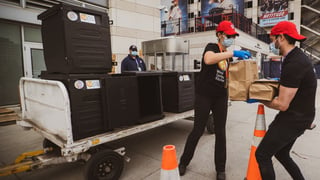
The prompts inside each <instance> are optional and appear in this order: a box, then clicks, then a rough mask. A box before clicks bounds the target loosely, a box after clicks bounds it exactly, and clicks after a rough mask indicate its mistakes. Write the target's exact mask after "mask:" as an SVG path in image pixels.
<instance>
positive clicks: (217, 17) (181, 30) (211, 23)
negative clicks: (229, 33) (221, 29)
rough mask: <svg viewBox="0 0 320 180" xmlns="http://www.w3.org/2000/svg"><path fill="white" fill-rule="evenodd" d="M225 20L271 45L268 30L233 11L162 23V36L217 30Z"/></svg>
mask: <svg viewBox="0 0 320 180" xmlns="http://www.w3.org/2000/svg"><path fill="white" fill-rule="evenodd" d="M223 20H229V21H231V22H232V23H233V24H234V26H235V27H236V28H238V29H240V30H241V31H243V32H245V33H247V34H249V35H251V36H253V37H255V38H257V39H259V40H261V41H263V42H265V43H270V39H269V35H268V33H267V31H266V30H264V29H263V28H262V27H260V26H259V25H257V24H255V23H253V22H252V21H251V20H249V19H248V18H246V17H245V16H244V15H242V14H239V13H236V12H235V11H232V12H231V13H220V14H212V15H204V16H199V17H195V18H188V19H187V18H185V19H183V18H182V19H181V18H180V19H175V20H172V21H162V22H161V36H171V35H180V34H186V33H195V32H204V31H212V30H215V29H216V27H217V25H218V24H219V23H220V22H221V21H223Z"/></svg>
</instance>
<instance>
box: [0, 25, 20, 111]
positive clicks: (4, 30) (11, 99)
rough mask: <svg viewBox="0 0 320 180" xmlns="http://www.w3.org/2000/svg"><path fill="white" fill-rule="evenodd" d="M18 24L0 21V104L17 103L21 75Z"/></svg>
mask: <svg viewBox="0 0 320 180" xmlns="http://www.w3.org/2000/svg"><path fill="white" fill-rule="evenodd" d="M20 30H21V29H20V25H18V24H14V23H7V22H1V21H0V44H1V48H0V64H1V65H0V99H1V101H0V106H5V105H13V104H19V96H18V94H19V92H18V88H17V86H18V82H19V79H20V78H21V77H22V76H23V64H22V62H23V61H22V43H21V42H22V40H21V31H20Z"/></svg>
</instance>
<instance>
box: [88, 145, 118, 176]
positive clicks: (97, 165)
mask: <svg viewBox="0 0 320 180" xmlns="http://www.w3.org/2000/svg"><path fill="white" fill-rule="evenodd" d="M123 166H124V163H123V158H122V156H121V155H120V154H118V153H117V152H114V151H112V150H110V149H104V150H101V151H99V152H97V153H95V154H92V156H91V158H90V159H89V161H88V162H87V164H86V167H85V176H86V179H87V180H117V179H119V177H120V175H121V173H122V170H123Z"/></svg>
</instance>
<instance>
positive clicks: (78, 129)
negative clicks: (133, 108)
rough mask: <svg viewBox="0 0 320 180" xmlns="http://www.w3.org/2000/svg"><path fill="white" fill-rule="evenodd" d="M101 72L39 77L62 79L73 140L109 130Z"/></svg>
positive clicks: (103, 78)
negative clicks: (67, 96) (67, 98)
mask: <svg viewBox="0 0 320 180" xmlns="http://www.w3.org/2000/svg"><path fill="white" fill-rule="evenodd" d="M105 77H106V75H104V74H50V73H46V72H42V73H41V78H42V79H49V80H58V81H61V82H62V83H63V84H64V85H65V86H66V89H67V90H68V94H69V99H70V106H71V107H70V109H71V124H72V134H73V140H79V139H83V138H86V137H90V136H94V135H97V134H101V133H104V132H107V131H109V130H111V129H112V128H111V127H110V126H109V123H108V111H107V103H106V93H105V84H104V83H105V79H106V78H105Z"/></svg>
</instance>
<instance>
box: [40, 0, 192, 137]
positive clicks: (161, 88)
mask: <svg viewBox="0 0 320 180" xmlns="http://www.w3.org/2000/svg"><path fill="white" fill-rule="evenodd" d="M38 19H40V20H42V28H41V32H42V38H43V46H44V57H45V63H46V67H47V71H46V72H42V73H41V78H42V79H49V80H58V81H61V82H62V83H63V84H64V85H65V86H66V88H67V90H68V93H69V98H70V104H71V107H70V108H71V123H72V132H73V139H74V140H79V139H83V138H86V137H90V136H94V135H98V134H101V133H105V132H108V131H111V130H113V129H115V128H119V127H124V126H132V125H135V124H141V123H146V122H151V121H155V120H158V119H161V118H163V117H164V115H163V111H167V112H175V113H177V112H183V111H186V110H190V109H193V101H194V99H193V98H194V95H193V94H194V78H193V74H192V73H188V72H154V71H153V72H127V73H123V74H108V73H109V72H111V69H112V58H111V56H112V54H111V39H110V25H109V17H108V15H107V14H106V13H104V12H99V11H94V10H90V9H86V8H82V7H78V6H73V5H69V4H65V3H61V4H58V5H56V6H53V7H52V8H50V9H48V10H47V11H45V12H43V13H42V14H40V15H39V16H38Z"/></svg>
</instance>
